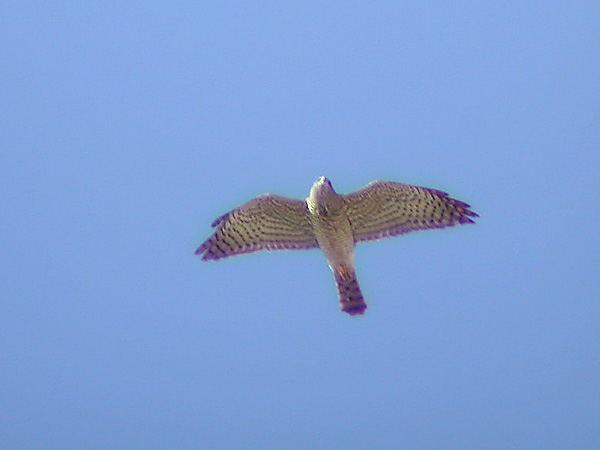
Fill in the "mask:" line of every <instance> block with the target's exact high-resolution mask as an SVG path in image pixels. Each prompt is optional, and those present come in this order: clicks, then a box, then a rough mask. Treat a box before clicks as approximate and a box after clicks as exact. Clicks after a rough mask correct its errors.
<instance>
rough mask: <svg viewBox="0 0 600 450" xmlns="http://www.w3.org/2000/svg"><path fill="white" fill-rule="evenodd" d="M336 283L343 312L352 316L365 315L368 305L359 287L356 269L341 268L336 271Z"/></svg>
mask: <svg viewBox="0 0 600 450" xmlns="http://www.w3.org/2000/svg"><path fill="white" fill-rule="evenodd" d="M335 282H336V284H337V287H338V294H339V299H340V307H341V309H342V311H344V312H345V313H348V314H350V315H352V316H354V315H357V314H362V313H364V312H365V309H367V304H366V303H365V299H364V298H363V295H362V292H361V290H360V286H359V285H358V280H357V279H356V272H355V271H354V269H347V268H346V267H343V266H341V267H339V268H338V269H337V270H335Z"/></svg>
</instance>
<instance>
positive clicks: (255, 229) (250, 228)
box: [196, 194, 318, 260]
mask: <svg viewBox="0 0 600 450" xmlns="http://www.w3.org/2000/svg"><path fill="white" fill-rule="evenodd" d="M212 226H213V227H216V228H217V229H216V231H215V233H214V234H213V235H212V236H211V237H209V238H208V239H207V240H206V241H205V242H204V243H203V244H202V245H200V247H198V249H197V250H196V254H197V255H202V259H203V260H208V259H221V258H226V257H228V256H233V255H238V254H241V253H250V252H256V251H259V250H286V249H290V250H293V249H309V248H316V247H318V244H317V240H316V238H315V235H314V233H313V230H312V225H311V223H310V219H309V212H308V206H307V205H306V202H305V201H302V200H295V199H290V198H285V197H279V196H276V195H270V194H265V195H261V196H260V197H258V198H255V199H253V200H250V201H249V202H248V203H246V204H244V205H242V206H240V207H238V208H235V209H234V210H232V211H230V212H228V213H226V214H224V215H222V216H221V217H219V218H218V219H217V220H215V221H214V222H213V224H212Z"/></svg>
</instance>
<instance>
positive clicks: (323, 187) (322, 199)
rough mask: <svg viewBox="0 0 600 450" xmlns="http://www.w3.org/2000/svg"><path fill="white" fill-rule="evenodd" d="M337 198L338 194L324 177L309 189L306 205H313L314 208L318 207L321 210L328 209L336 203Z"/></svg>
mask: <svg viewBox="0 0 600 450" xmlns="http://www.w3.org/2000/svg"><path fill="white" fill-rule="evenodd" d="M337 197H338V194H337V193H336V192H335V190H334V189H333V186H332V185H331V181H329V180H328V179H327V178H325V177H320V178H319V179H318V180H317V181H315V182H314V184H313V185H312V187H311V188H310V194H309V195H308V203H309V206H310V205H314V206H315V207H316V206H317V205H318V206H319V207H320V208H321V209H323V208H326V209H328V208H329V206H330V204H331V203H333V202H337Z"/></svg>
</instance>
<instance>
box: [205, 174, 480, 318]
mask: <svg viewBox="0 0 600 450" xmlns="http://www.w3.org/2000/svg"><path fill="white" fill-rule="evenodd" d="M469 208H470V206H469V205H467V204H466V203H463V202H461V201H459V200H455V199H453V198H451V197H449V196H448V194H446V193H445V192H442V191H438V190H435V189H428V188H424V187H418V186H411V185H408V184H401V183H395V182H392V181H374V182H372V183H370V184H368V185H367V186H365V187H363V188H362V189H359V190H358V191H355V192H351V193H349V194H342V195H341V194H338V193H337V192H335V190H334V189H333V186H332V185H331V182H330V181H329V180H328V179H327V178H325V177H320V178H319V179H318V180H317V181H315V183H314V184H313V185H312V187H311V189H310V194H309V195H308V197H307V198H306V199H304V200H296V199H291V198H285V197H280V196H277V195H272V194H264V195H261V196H259V197H257V198H255V199H253V200H250V201H249V202H248V203H246V204H244V205H242V206H239V207H237V208H235V209H233V210H232V211H229V212H228V213H226V214H223V215H222V216H221V217H219V218H217V219H216V220H215V221H214V222H213V223H212V226H213V227H214V228H216V230H215V232H214V233H213V235H212V236H210V237H209V238H208V239H207V240H206V241H204V243H202V244H201V245H200V247H198V249H197V250H196V254H197V255H202V259H203V260H217V259H221V258H226V257H228V256H234V255H239V254H241V253H250V252H256V251H259V250H305V249H311V248H321V250H323V252H324V253H325V257H326V258H327V262H328V263H329V267H330V268H331V270H332V271H333V274H334V277H335V281H336V284H337V288H338V294H339V301H340V306H341V309H342V311H344V312H346V313H348V314H351V315H356V314H362V313H363V312H364V311H365V309H366V307H367V305H366V303H365V301H364V298H363V295H362V292H361V290H360V287H359V285H358V281H357V279H356V272H355V271H354V246H355V245H356V244H357V243H358V242H364V241H371V240H376V239H382V238H385V237H389V236H397V235H400V234H404V233H408V232H410V231H416V230H428V229H432V228H445V227H449V226H453V225H456V224H467V223H474V221H473V219H472V218H474V217H478V215H477V213H475V212H473V211H471V210H470V209H469Z"/></svg>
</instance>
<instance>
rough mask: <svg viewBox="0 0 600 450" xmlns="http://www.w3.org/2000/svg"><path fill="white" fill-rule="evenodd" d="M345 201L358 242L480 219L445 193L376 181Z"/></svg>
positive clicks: (465, 205) (348, 195) (353, 193)
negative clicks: (474, 218) (473, 218)
mask: <svg viewBox="0 0 600 450" xmlns="http://www.w3.org/2000/svg"><path fill="white" fill-rule="evenodd" d="M344 199H345V201H346V204H347V206H348V217H349V219H350V223H351V224H352V230H353V232H354V241H355V242H361V241H370V240H375V239H382V238H384V237H388V236H397V235H399V234H403V233H408V232H410V231H416V230H428V229H431V228H445V227H449V226H452V225H456V224H459V223H460V224H464V223H474V222H473V220H472V219H471V217H478V215H477V213H475V212H473V211H471V210H470V209H469V205H467V204H466V203H463V202H461V201H459V200H455V199H453V198H451V197H449V196H448V194H446V193H445V192H442V191H437V190H435V189H427V188H423V187H418V186H410V185H408V184H401V183H394V182H391V181H374V182H373V183H370V184H368V185H367V186H365V187H364V188H362V189H360V190H358V191H356V192H352V193H350V194H347V195H344Z"/></svg>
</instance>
